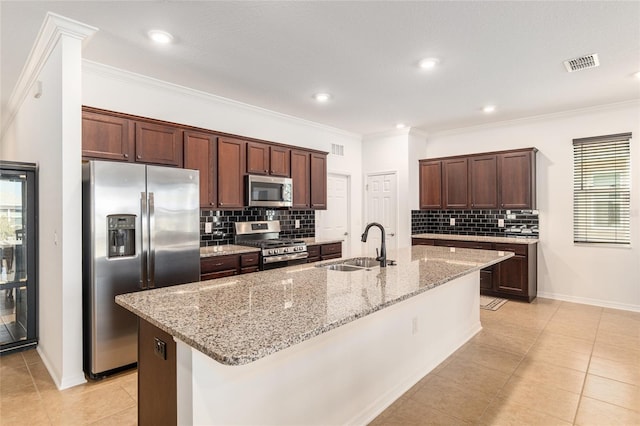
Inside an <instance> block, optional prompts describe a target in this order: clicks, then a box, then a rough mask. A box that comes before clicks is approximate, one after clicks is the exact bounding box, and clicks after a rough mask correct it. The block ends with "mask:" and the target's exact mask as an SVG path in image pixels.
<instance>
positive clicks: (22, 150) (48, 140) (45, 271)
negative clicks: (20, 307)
mask: <svg viewBox="0 0 640 426" xmlns="http://www.w3.org/2000/svg"><path fill="white" fill-rule="evenodd" d="M66 24H69V28H63V27H64V25H66ZM87 29H88V28H85V27H82V26H80V25H77V23H68V22H66V21H65V20H64V19H59V18H56V17H48V18H47V20H46V21H45V24H44V25H43V29H42V30H41V33H40V35H39V40H38V41H36V46H35V47H37V48H34V50H33V51H32V56H31V58H30V60H29V62H28V63H27V66H26V67H25V71H24V72H23V75H22V76H21V83H20V84H19V85H18V86H17V87H18V88H19V89H20V90H17V91H16V92H14V94H15V96H14V97H13V98H12V100H13V102H12V106H13V109H12V111H11V112H15V115H13V114H12V117H13V119H12V120H11V121H10V122H9V123H8V124H7V129H6V132H5V133H3V139H2V158H3V159H7V160H14V161H24V162H35V163H37V164H38V165H39V169H38V173H39V176H38V182H39V200H38V201H39V216H38V231H39V264H38V267H39V271H38V272H39V289H38V290H39V292H38V293H39V294H38V299H39V310H38V324H39V344H38V351H39V353H40V356H41V357H42V359H43V361H44V363H45V365H46V366H47V369H48V370H49V372H50V374H51V376H52V377H53V379H54V381H55V383H56V385H57V386H58V387H59V388H61V389H63V388H66V387H69V386H73V385H76V384H78V383H83V382H84V381H85V380H84V374H83V372H82V346H81V342H82V299H81V297H82V268H81V264H82V262H81V261H80V259H81V250H82V243H81V235H82V231H81V223H82V215H81V186H82V182H81V168H80V158H81V140H82V134H81V132H82V126H81V117H80V107H81V102H80V101H81V99H80V98H81V96H80V87H79V85H78V81H80V72H81V50H82V46H81V38H82V37H81V36H80V34H78V33H77V31H80V32H82V31H84V30H87ZM43 46H46V48H42V47H43ZM35 81H40V82H41V83H42V96H41V97H40V98H38V99H36V98H35V97H34V96H33V90H32V87H33V84H34V82H35ZM27 82H28V83H27Z"/></svg>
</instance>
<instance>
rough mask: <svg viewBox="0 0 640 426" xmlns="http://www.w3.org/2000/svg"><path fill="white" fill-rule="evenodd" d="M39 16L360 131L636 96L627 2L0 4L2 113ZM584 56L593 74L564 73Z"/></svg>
mask: <svg viewBox="0 0 640 426" xmlns="http://www.w3.org/2000/svg"><path fill="white" fill-rule="evenodd" d="M47 11H52V12H54V13H57V14H60V15H63V16H65V17H68V18H72V19H75V20H78V21H80V22H83V23H85V24H89V25H93V26H96V27H98V28H99V31H98V32H97V33H96V34H95V35H94V36H93V38H91V40H90V41H89V42H88V43H87V44H86V46H85V48H84V51H83V57H84V58H85V59H88V60H91V61H95V62H99V63H103V64H107V65H111V66H114V67H117V68H121V69H124V70H128V71H132V72H135V73H139V74H143V75H148V76H151V77H154V78H157V79H160V80H165V81H169V82H172V83H175V84H178V85H182V86H186V87H190V88H194V89H198V90H202V91H205V92H208V93H212V94H215V95H219V96H223V97H226V98H230V99H233V100H236V101H240V102H244V103H247V104H251V105H255V106H258V107H262V108H266V109H269V110H272V111H277V112H280V113H283V114H288V115H291V116H295V117H299V118H303V119H306V120H311V121H314V122H317V123H322V124H325V125H329V126H332V127H336V128H339V129H343V130H346V131H350V132H355V133H358V134H363V135H366V134H372V133H378V132H383V131H387V130H390V129H393V128H394V127H395V125H396V123H398V122H403V123H406V124H407V125H408V126H410V127H413V128H418V129H421V130H423V131H425V132H429V133H431V132H436V131H441V130H447V129H452V128H459V127H467V126H473V125H479V124H483V123H488V122H493V121H503V120H511V119H517V118H522V117H530V116H536V115H541V114H549V113H554V112H560V111H566V110H572V109H577V108H585V107H591V106H596V105H603V104H609V103H615V102H622V101H628V100H632V99H640V79H636V78H634V77H633V74H634V73H635V72H638V71H640V2H638V1H629V2H619V1H602V2H599V1H590V2H582V1H580V2H576V1H570V2H558V1H548V2H546V1H544V2H538V1H532V2H527V1H515V2H483V1H474V2H457V1H456V2H427V1H424V2H420V1H414V2H402V1H377V2H328V1H314V2H303V1H296V2H293V1H286V2H280V1H276V2H264V1H257V2H254V1H242V2H240V1H230V2H225V1H221V2H211V1H198V2H190V1H141V2H129V1H119V2H102V1H84V2H79V1H53V2H51V1H49V2H41V1H4V0H2V2H0V25H1V26H0V37H1V39H0V42H1V44H0V48H1V53H2V59H1V61H2V62H1V66H2V68H1V70H2V75H1V76H0V89H1V92H0V96H1V102H2V110H3V111H5V110H6V105H7V101H8V98H9V96H10V94H11V91H12V90H13V87H14V85H15V82H16V80H17V78H18V76H19V74H20V71H21V69H22V67H23V65H24V63H25V61H26V59H27V56H28V54H29V51H30V49H31V47H32V45H33V43H34V41H35V38H36V35H37V33H38V30H39V28H40V26H41V24H42V22H43V20H44V16H45V13H46V12H47ZM154 28H160V29H164V30H166V31H168V32H170V33H171V34H173V36H174V43H173V44H171V45H169V46H156V45H152V43H151V42H150V41H149V39H148V38H147V35H146V33H147V31H148V30H150V29H154ZM592 53H598V54H599V58H600V64H601V65H600V66H599V67H598V68H593V69H588V70H583V71H578V72H574V73H568V72H567V71H566V70H565V68H564V66H563V61H564V60H567V59H571V58H574V57H578V56H582V55H586V54H592ZM424 57H437V58H439V59H440V64H439V65H438V66H437V67H436V68H435V69H433V70H430V71H426V70H422V69H420V68H419V67H417V63H418V61H419V60H420V59H422V58H424ZM316 92H329V93H331V94H332V96H333V97H332V99H331V100H330V101H329V102H327V103H324V104H319V103H317V102H316V101H314V100H313V99H312V95H313V94H314V93H316ZM487 104H493V105H495V106H496V111H495V112H494V113H492V114H486V113H483V112H482V107H483V106H485V105H487Z"/></svg>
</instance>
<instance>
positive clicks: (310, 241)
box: [300, 237, 344, 246]
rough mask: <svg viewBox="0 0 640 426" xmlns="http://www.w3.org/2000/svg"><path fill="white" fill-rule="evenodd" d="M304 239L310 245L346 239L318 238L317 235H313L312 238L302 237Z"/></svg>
mask: <svg viewBox="0 0 640 426" xmlns="http://www.w3.org/2000/svg"><path fill="white" fill-rule="evenodd" d="M300 239H301V240H302V241H304V243H305V244H306V245H308V246H318V245H321V244H332V243H341V242H343V241H344V240H337V239H324V238H316V237H311V238H300Z"/></svg>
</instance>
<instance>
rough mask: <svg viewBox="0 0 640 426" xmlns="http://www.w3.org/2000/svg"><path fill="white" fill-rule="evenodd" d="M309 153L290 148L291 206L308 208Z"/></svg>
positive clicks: (309, 181)
mask: <svg viewBox="0 0 640 426" xmlns="http://www.w3.org/2000/svg"><path fill="white" fill-rule="evenodd" d="M309 159H310V156H309V153H308V152H306V151H298V150H295V149H292V150H291V179H292V181H293V207H294V208H302V209H308V208H309V205H310V203H311V200H310V187H311V185H310V183H311V174H310V170H309Z"/></svg>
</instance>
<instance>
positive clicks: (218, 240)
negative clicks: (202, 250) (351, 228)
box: [200, 207, 316, 247]
mask: <svg viewBox="0 0 640 426" xmlns="http://www.w3.org/2000/svg"><path fill="white" fill-rule="evenodd" d="M315 218H316V213H315V210H276V209H268V208H255V207H251V208H245V209H243V210H200V246H201V247H205V246H216V245H222V244H233V240H234V236H235V225H234V224H235V222H252V221H256V220H278V221H280V236H281V237H283V238H308V237H314V236H315V232H316V220H315ZM296 220H299V221H300V227H299V228H297V229H296V227H295V223H296ZM207 222H211V223H212V225H211V229H212V232H211V233H210V234H207V233H205V223H207Z"/></svg>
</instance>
